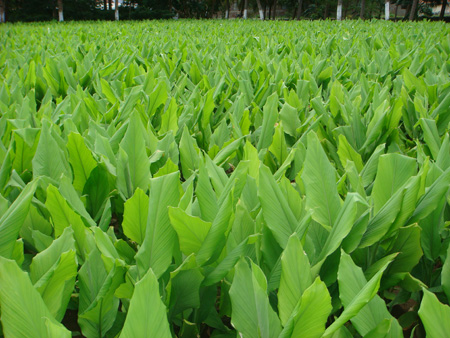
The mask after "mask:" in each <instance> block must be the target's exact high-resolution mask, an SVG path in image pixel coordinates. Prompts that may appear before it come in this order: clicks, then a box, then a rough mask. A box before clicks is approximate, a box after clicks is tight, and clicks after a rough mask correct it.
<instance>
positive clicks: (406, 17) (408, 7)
mask: <svg viewBox="0 0 450 338" xmlns="http://www.w3.org/2000/svg"><path fill="white" fill-rule="evenodd" d="M409 13H411V2H408V6H406V12H405V16H404V17H403V20H407V19H408V17H409Z"/></svg>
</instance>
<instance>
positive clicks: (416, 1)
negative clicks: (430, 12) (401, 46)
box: [409, 0, 419, 21]
mask: <svg viewBox="0 0 450 338" xmlns="http://www.w3.org/2000/svg"><path fill="white" fill-rule="evenodd" d="M418 4H419V0H413V3H412V7H411V13H409V21H413V20H414V19H415V17H416V12H417V5H418Z"/></svg>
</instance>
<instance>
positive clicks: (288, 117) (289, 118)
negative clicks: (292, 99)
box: [280, 103, 301, 137]
mask: <svg viewBox="0 0 450 338" xmlns="http://www.w3.org/2000/svg"><path fill="white" fill-rule="evenodd" d="M280 120H281V124H282V126H283V129H284V131H285V132H286V133H287V134H289V135H291V136H294V137H295V136H296V135H297V129H298V128H300V127H301V123H300V119H299V118H298V111H297V109H296V108H294V107H292V106H290V105H289V104H288V103H285V104H284V105H283V108H281V110H280Z"/></svg>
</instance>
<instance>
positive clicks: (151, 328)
mask: <svg viewBox="0 0 450 338" xmlns="http://www.w3.org/2000/svg"><path fill="white" fill-rule="evenodd" d="M134 337H161V338H171V337H172V335H171V333H170V329H169V323H168V321H167V314H166V307H165V306H164V304H163V302H162V300H161V296H160V295H159V284H158V280H157V279H156V276H155V274H154V273H153V271H152V269H151V268H150V269H148V271H147V273H146V274H145V276H144V277H143V278H142V279H141V280H140V281H139V282H137V283H136V285H135V289H134V293H133V297H132V298H131V301H130V307H129V309H128V313H127V318H126V320H125V324H124V326H123V329H122V333H121V334H120V338H134Z"/></svg>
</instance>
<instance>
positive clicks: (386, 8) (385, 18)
mask: <svg viewBox="0 0 450 338" xmlns="http://www.w3.org/2000/svg"><path fill="white" fill-rule="evenodd" d="M389 16H390V11H389V0H386V2H385V3H384V20H389Z"/></svg>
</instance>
